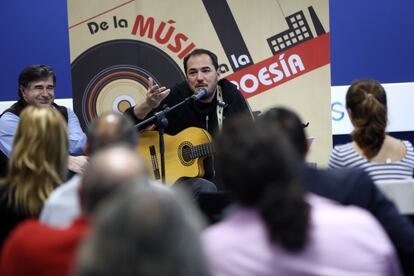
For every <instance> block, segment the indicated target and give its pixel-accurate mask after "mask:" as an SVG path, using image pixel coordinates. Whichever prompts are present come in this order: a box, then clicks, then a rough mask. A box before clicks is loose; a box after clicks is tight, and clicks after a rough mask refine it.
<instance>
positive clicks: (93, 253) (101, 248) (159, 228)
mask: <svg viewBox="0 0 414 276" xmlns="http://www.w3.org/2000/svg"><path fill="white" fill-rule="evenodd" d="M140 181H141V180H138V181H137V182H136V183H135V185H134V184H133V185H128V186H124V187H123V188H122V189H121V190H120V192H119V193H117V194H116V195H115V196H114V197H112V198H111V199H110V201H109V202H106V204H105V205H103V206H102V208H100V209H99V211H98V215H97V216H96V220H95V226H94V229H93V230H92V233H91V235H90V236H89V239H88V240H86V241H85V243H84V244H83V246H82V248H81V251H80V255H79V256H78V265H77V275H80V276H87V275H101V276H105V275H108V276H109V275H121V276H127V275H131V276H132V275H151V276H175V275H180V276H192V275H200V276H204V275H209V273H208V271H207V266H206V263H205V261H204V256H203V254H202V251H201V246H200V242H199V238H198V234H199V231H200V230H199V229H197V228H196V227H194V224H192V223H191V218H190V216H188V213H187V210H188V209H191V208H193V206H190V205H189V204H190V203H188V202H187V203H186V205H184V206H183V203H184V202H186V201H184V202H183V201H182V199H180V200H177V199H176V198H175V196H174V195H173V194H172V193H166V192H161V191H160V190H157V189H154V188H153V187H150V186H147V185H142V183H140Z"/></svg>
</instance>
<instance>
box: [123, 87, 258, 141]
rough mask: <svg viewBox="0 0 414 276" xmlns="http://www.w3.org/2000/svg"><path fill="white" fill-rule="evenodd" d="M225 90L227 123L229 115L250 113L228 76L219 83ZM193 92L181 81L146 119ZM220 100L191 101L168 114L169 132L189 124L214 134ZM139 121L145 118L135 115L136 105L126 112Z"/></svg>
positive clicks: (167, 129) (171, 132) (224, 111)
mask: <svg viewBox="0 0 414 276" xmlns="http://www.w3.org/2000/svg"><path fill="white" fill-rule="evenodd" d="M218 84H219V85H220V86H221V88H222V91H223V101H224V103H225V106H224V109H223V124H224V121H225V119H226V118H230V117H232V116H234V115H237V114H240V113H250V109H249V106H248V104H247V102H246V100H245V99H244V97H243V95H242V94H241V93H240V91H238V90H237V87H236V86H235V85H234V84H232V83H231V82H229V81H228V80H226V79H222V80H220V81H219V82H218ZM191 95H193V92H192V91H191V90H190V88H189V87H188V85H187V82H181V83H179V84H177V85H175V86H174V87H173V88H172V89H171V92H170V94H169V95H168V96H167V98H165V99H164V101H163V102H161V104H160V105H159V106H158V107H157V108H156V109H154V110H153V111H152V112H150V113H149V114H148V115H147V116H146V118H145V119H147V118H149V117H151V116H153V115H154V113H155V112H157V111H160V110H162V109H163V106H164V105H167V106H168V107H173V106H174V105H176V104H178V103H180V102H181V101H183V100H184V99H185V98H187V97H189V96H191ZM216 107H217V99H216V98H214V100H213V101H212V102H211V103H201V102H193V101H190V102H188V103H187V104H184V105H182V106H180V107H178V108H177V109H175V110H173V111H171V112H169V113H168V114H167V119H168V126H167V127H166V128H165V133H167V134H170V135H175V134H177V133H179V132H180V131H182V130H184V129H186V128H188V127H199V128H203V129H206V130H208V131H209V133H210V134H212V135H214V134H215V133H216V132H217V128H218V125H217V114H216ZM125 114H127V115H128V116H129V117H131V118H132V119H133V120H134V122H135V123H136V124H138V123H140V122H141V121H143V120H139V119H137V118H136V117H135V115H134V111H133V107H131V108H129V109H127V110H126V111H125Z"/></svg>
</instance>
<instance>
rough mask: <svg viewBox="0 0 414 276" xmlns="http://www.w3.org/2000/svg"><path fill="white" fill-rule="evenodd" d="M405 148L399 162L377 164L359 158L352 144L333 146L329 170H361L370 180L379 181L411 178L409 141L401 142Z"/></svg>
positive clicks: (412, 154) (412, 157) (413, 164)
mask: <svg viewBox="0 0 414 276" xmlns="http://www.w3.org/2000/svg"><path fill="white" fill-rule="evenodd" d="M402 142H403V143H404V145H405V148H406V151H405V152H406V153H405V156H404V158H403V159H401V160H399V161H393V162H386V163H377V162H370V161H368V160H367V159H365V158H364V157H363V156H361V155H360V154H359V153H358V152H357V151H356V149H355V148H354V147H353V146H352V143H348V144H345V145H339V146H335V147H334V149H333V150H332V152H331V154H330V156H329V162H328V166H329V167H330V168H362V169H364V170H365V171H366V172H367V173H368V174H369V175H370V177H371V178H372V180H373V181H379V180H390V179H391V180H398V179H406V178H412V177H413V171H414V150H413V145H412V144H411V143H410V142H409V141H402Z"/></svg>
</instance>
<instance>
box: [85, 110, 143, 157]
mask: <svg viewBox="0 0 414 276" xmlns="http://www.w3.org/2000/svg"><path fill="white" fill-rule="evenodd" d="M86 135H87V138H88V142H87V145H86V149H85V152H86V153H88V154H89V155H91V154H93V153H95V152H96V151H97V150H100V149H102V148H105V147H107V146H108V145H112V144H117V143H121V144H124V145H126V146H130V147H131V148H136V146H137V139H138V133H137V130H136V128H135V126H134V124H133V123H132V121H131V120H130V119H129V118H128V117H126V116H123V115H122V114H120V113H115V112H111V113H106V114H103V115H101V116H99V117H98V118H96V119H95V120H94V121H93V122H92V123H91V125H90V126H89V128H88V131H87V134H86Z"/></svg>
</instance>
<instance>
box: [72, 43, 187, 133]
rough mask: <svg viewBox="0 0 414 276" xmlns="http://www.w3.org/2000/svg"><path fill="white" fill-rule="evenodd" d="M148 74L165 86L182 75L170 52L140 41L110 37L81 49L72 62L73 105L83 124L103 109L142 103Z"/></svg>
mask: <svg viewBox="0 0 414 276" xmlns="http://www.w3.org/2000/svg"><path fill="white" fill-rule="evenodd" d="M149 77H151V78H152V79H153V80H154V81H155V83H157V84H158V85H160V86H166V87H172V86H174V85H175V84H176V83H178V82H181V81H183V80H184V79H185V76H184V74H183V72H182V70H181V69H180V67H179V66H178V65H177V63H176V62H175V61H174V60H173V59H172V58H171V57H170V56H168V55H167V54H166V53H165V52H163V51H161V50H160V49H158V48H156V47H154V46H153V45H150V44H148V43H145V42H142V41H136V40H126V39H123V40H111V41H107V42H104V43H101V44H97V45H95V46H94V47H92V48H90V49H88V50H87V51H85V52H84V53H82V54H81V55H80V56H79V57H77V58H76V59H75V60H74V62H73V63H72V87H73V108H74V111H75V113H76V114H77V115H78V118H79V120H80V123H81V125H82V128H83V129H84V130H85V129H86V128H87V126H88V124H89V122H90V121H91V120H92V119H93V118H95V117H97V116H99V115H100V114H102V113H104V112H108V111H118V112H123V111H124V110H125V109H127V108H128V107H130V106H133V105H135V104H140V103H142V101H143V100H144V99H145V93H146V91H147V88H148V85H147V80H148V78H149Z"/></svg>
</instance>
